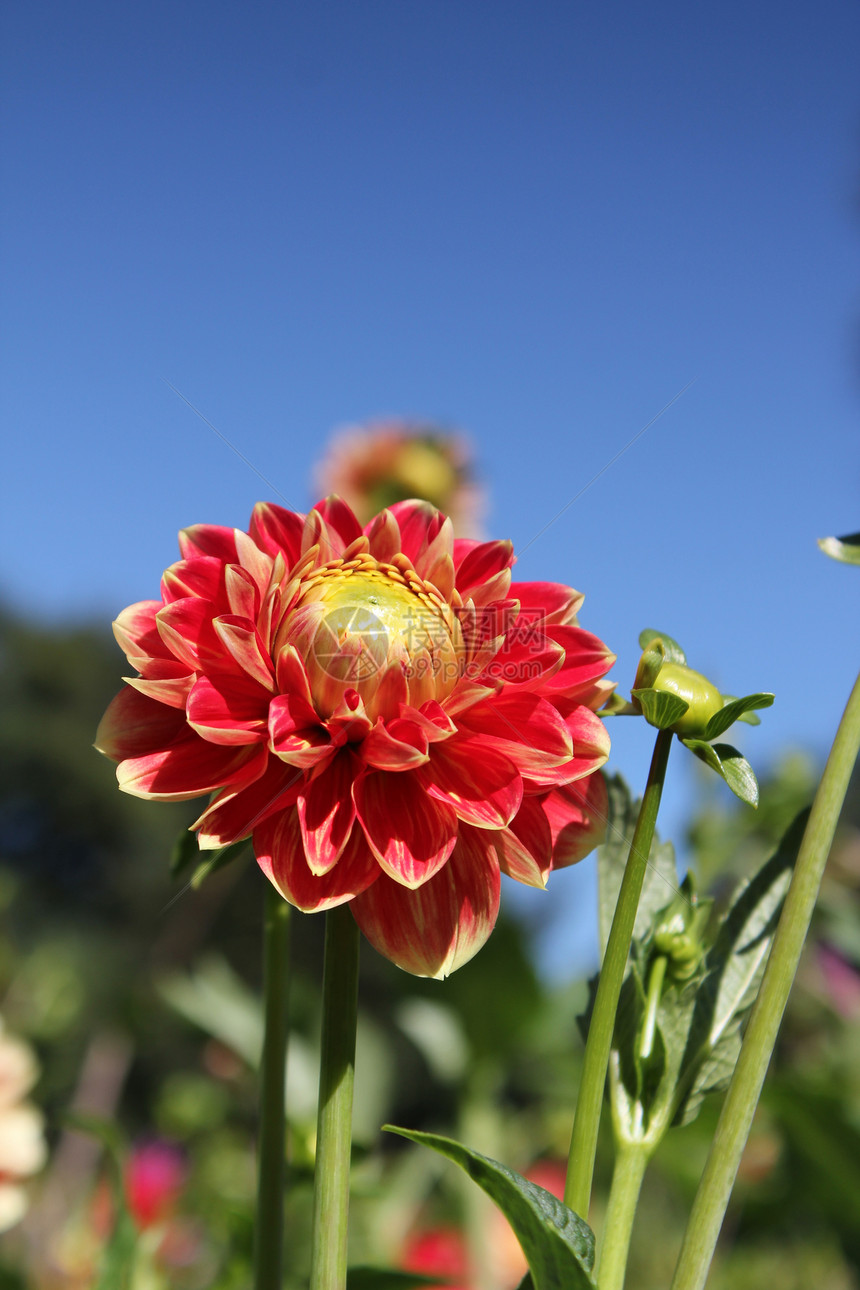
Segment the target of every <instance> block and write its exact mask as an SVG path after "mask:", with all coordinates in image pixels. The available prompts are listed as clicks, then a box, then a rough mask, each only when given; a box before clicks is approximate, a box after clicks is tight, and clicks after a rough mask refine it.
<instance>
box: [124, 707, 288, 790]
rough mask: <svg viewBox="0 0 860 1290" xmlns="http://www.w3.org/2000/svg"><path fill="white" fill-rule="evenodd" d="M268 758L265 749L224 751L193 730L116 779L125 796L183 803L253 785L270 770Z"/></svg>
mask: <svg viewBox="0 0 860 1290" xmlns="http://www.w3.org/2000/svg"><path fill="white" fill-rule="evenodd" d="M171 711H172V712H175V711H176V709H175V708H172V709H171ZM268 757H269V754H268V751H267V749H266V748H264V747H263V746H262V745H258V746H257V747H255V748H223V747H221V746H220V745H219V744H210V743H207V741H206V740H205V739H201V738H200V736H199V735H197V734H195V733H194V732H193V731H192V730H189V731H188V732H187V734H184V735H182V736H180V738H179V739H177V740H176V741H175V742H174V743H172V744H171V745H170V747H169V748H165V749H164V750H163V751H162V752H153V753H150V754H149V755H148V756H145V757H133V758H129V759H128V760H127V761H123V762H122V763H121V764H120V765H119V766H118V767H117V773H116V777H117V780H118V781H119V786H120V788H121V789H122V790H123V792H125V793H131V795H132V796H133V797H147V798H151V799H152V800H154V801H162V802H169V801H177V802H180V801H185V800H187V799H189V798H192V797H201V796H202V795H203V794H204V793H214V792H215V791H216V790H217V789H219V788H228V787H230V786H232V785H235V784H251V783H253V781H254V780H255V779H259V777H260V775H262V773H263V771H264V770H265V769H266V762H267V761H268Z"/></svg>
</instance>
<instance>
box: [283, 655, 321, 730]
mask: <svg viewBox="0 0 860 1290" xmlns="http://www.w3.org/2000/svg"><path fill="white" fill-rule="evenodd" d="M275 672H276V678H277V685H278V690H279V691H280V693H281V694H296V695H299V696H300V697H301V698H302V699H304V701H305V703H306V704H307V706H308V708H309V709H310V710H311V711H313V699H312V698H311V687H310V684H309V682H308V674H307V672H306V670H305V665H304V663H303V662H302V659H301V656H300V655H299V652H298V650H297V649H296V648H295V646H294V645H285V646H284V648H283V649H281V650H280V651H279V653H278V662H277V666H276V669H275ZM314 715H316V714H314Z"/></svg>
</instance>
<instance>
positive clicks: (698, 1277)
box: [671, 676, 860, 1290]
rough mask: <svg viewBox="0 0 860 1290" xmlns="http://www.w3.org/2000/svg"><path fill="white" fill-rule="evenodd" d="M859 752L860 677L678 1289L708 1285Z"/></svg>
mask: <svg viewBox="0 0 860 1290" xmlns="http://www.w3.org/2000/svg"><path fill="white" fill-rule="evenodd" d="M858 751H860V676H858V678H857V680H856V682H855V684H854V688H853V690H852V692H851V696H850V698H849V700H848V703H847V705H846V708H845V712H844V713H843V716H842V720H841V722H840V724H839V729H838V730H837V732H836V738H835V740H834V741H833V747H832V748H831V750H830V755H829V757H828V759H827V764H826V766H825V768H824V774H823V775H822V778H821V783H820V784H819V786H818V791H817V793H816V795H815V801H814V802H813V804H812V810H811V812H810V816H809V821H808V823H807V826H806V831H805V833H804V835H803V842H802V843H801V846H800V851H799V853H798V857H797V864H796V866H795V870H794V874H793V876H792V880H791V885H790V887H789V889H788V894H787V896H786V899H785V906H784V908H783V912H782V916H781V918H780V921H779V927H778V928H777V931H776V935H775V936H774V941H773V946H772V948H771V952H770V957H769V959H768V963H767V967H766V969H765V974H764V977H763V979H762V984H761V989H760V991H759V994H758V998H757V999H756V1002H755V1005H754V1007H753V1011H752V1014H751V1016H750V1021H749V1025H748V1027H747V1032H746V1035H745V1036H744V1041H743V1046H742V1048H741V1053H740V1057H739V1058H738V1063H737V1066H736V1068H735V1072H734V1075H733V1077H732V1082H731V1084H730V1086H729V1091H728V1093H727V1095H726V1100H725V1103H724V1104H723V1109H722V1114H721V1115H720V1120H719V1124H718V1126H717V1130H716V1134H715V1136H714V1140H713V1143H712V1146H711V1151H710V1154H709V1156H708V1160H707V1163H706V1165H705V1170H704V1173H703V1174H702V1179H701V1182H700V1183H699V1189H698V1192H697V1193H696V1199H695V1201H694V1203H693V1208H692V1211H691V1213H690V1219H689V1222H688V1224H687V1229H686V1232H685V1234H684V1240H683V1244H682V1246H681V1252H680V1255H679V1258H678V1264H677V1267H676V1269H675V1276H674V1279H673V1281H672V1287H671V1290H702V1287H703V1286H704V1285H705V1281H706V1279H707V1276H708V1271H709V1269H710V1266H711V1260H712V1258H713V1253H714V1249H715V1246H716V1243H717V1237H718V1236H719V1232H720V1227H721V1226H722V1221H723V1216H724V1214H725V1211H726V1206H727V1205H728V1201H729V1196H730V1194H731V1190H732V1187H733V1185H734V1181H735V1176H736V1175H737V1171H738V1166H739V1164H740V1160H741V1156H742V1154H743V1150H744V1147H745V1145H746V1141H747V1137H748V1135H749V1130H750V1126H751V1124H752V1119H753V1115H754V1113H755V1109H756V1106H757V1105H758V1099H759V1095H760V1093H761V1088H762V1084H763V1083H764V1078H765V1074H766V1073H767V1068H768V1065H769V1062H770V1057H771V1054H772V1052H773V1048H774V1044H775V1042H776V1036H777V1031H778V1030H779V1025H780V1022H781V1020H782V1014H783V1011H784V1009H785V1005H786V1002H787V1000H788V995H789V991H790V990H791V986H792V984H793V981H794V976H795V972H796V971H797V965H798V962H799V959H800V955H801V951H802V949H803V944H804V941H805V939H806V933H807V931H808V928H809V922H810V919H811V917H812V911H813V909H814V907H815V901H816V899H817V896H818V889H819V886H820V884H821V878H822V874H823V872H824V866H825V864H826V862H827V857H828V854H829V852H830V846H831V843H832V841H833V835H834V833H835V831H836V825H837V822H838V819H839V812H840V810H841V808H842V803H843V801H844V798H845V793H846V790H847V788H848V781H849V779H850V777H851V772H852V770H853V767H854V763H855V761H856V759H857V754H858Z"/></svg>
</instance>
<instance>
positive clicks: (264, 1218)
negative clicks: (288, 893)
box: [254, 882, 290, 1290]
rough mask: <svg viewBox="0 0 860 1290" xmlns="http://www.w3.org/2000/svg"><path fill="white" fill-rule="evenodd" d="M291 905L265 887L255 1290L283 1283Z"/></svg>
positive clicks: (277, 1289)
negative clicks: (285, 1087) (262, 1029)
mask: <svg viewBox="0 0 860 1290" xmlns="http://www.w3.org/2000/svg"><path fill="white" fill-rule="evenodd" d="M289 954H290V906H289V905H288V904H287V902H286V901H285V900H284V899H283V897H282V896H280V895H279V894H278V892H277V891H276V890H275V888H274V887H273V886H272V885H271V883H268V882H267V883H266V905H265V923H264V933H263V998H264V1012H265V1017H264V1027H265V1029H264V1037H263V1054H262V1059H261V1062H260V1127H259V1144H258V1149H257V1159H258V1165H257V1169H258V1173H257V1215H256V1223H255V1227H254V1290H280V1287H281V1284H282V1281H283V1272H282V1263H283V1244H284V1169H285V1160H286V1151H285V1139H286V1113H285V1109H284V1085H285V1078H286V1065H287V1027H288V1004H289V981H290V978H289Z"/></svg>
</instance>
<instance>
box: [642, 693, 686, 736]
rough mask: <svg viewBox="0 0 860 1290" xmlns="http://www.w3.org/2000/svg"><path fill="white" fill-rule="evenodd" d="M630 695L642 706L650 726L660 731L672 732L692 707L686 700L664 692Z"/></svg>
mask: <svg viewBox="0 0 860 1290" xmlns="http://www.w3.org/2000/svg"><path fill="white" fill-rule="evenodd" d="M630 693H631V694H632V695H633V698H634V699H636V700H637V702H638V703H640V704H641V705H642V713H643V716H644V717H645V720H646V721H647V722H648V724H649V725H651V726H656V727H657V729H658V730H671V729H672V727H673V726H674V724H675V722H676V721H680V719H681V717H683V715H684V713H685V712H686V711H687V709H688V708H689V706H690V705H689V703H688V702H687V700H686V699H682V698H680V697H679V696H678V695H677V694H668V693H666V691H664V690H631V691H630Z"/></svg>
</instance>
